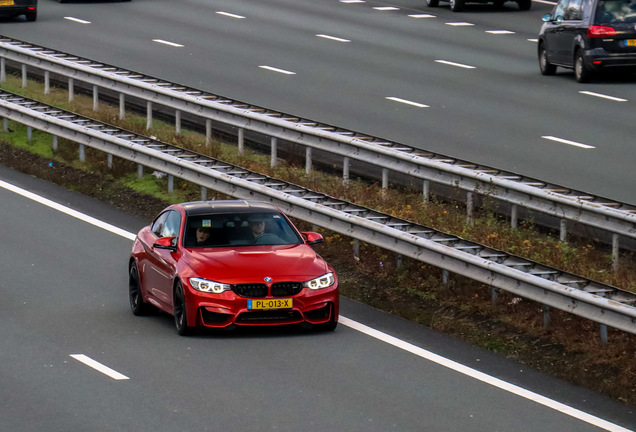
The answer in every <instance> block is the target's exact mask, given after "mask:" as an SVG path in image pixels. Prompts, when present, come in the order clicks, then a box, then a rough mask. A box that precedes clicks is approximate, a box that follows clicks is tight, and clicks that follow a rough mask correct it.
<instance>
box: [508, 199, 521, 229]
mask: <svg viewBox="0 0 636 432" xmlns="http://www.w3.org/2000/svg"><path fill="white" fill-rule="evenodd" d="M510 226H511V227H512V228H517V227H518V226H519V206H518V205H517V204H513V205H512V207H511V208H510Z"/></svg>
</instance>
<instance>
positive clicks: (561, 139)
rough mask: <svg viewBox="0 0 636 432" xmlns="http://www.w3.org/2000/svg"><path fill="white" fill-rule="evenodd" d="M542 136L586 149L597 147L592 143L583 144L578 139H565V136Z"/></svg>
mask: <svg viewBox="0 0 636 432" xmlns="http://www.w3.org/2000/svg"><path fill="white" fill-rule="evenodd" d="M541 138H543V139H547V140H550V141H556V142H560V143H562V144H567V145H571V146H574V147H580V148H584V149H593V148H596V147H594V146H591V145H587V144H583V143H580V142H576V141H570V140H566V139H563V138H557V137H554V136H549V135H546V136H542V137H541Z"/></svg>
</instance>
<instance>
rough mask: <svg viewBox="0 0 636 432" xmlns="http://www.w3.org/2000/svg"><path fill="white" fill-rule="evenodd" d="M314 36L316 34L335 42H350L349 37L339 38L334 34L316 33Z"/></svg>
mask: <svg viewBox="0 0 636 432" xmlns="http://www.w3.org/2000/svg"><path fill="white" fill-rule="evenodd" d="M316 36H318V37H319V38H323V39H329V40H332V41H336V42H351V41H350V40H349V39H343V38H339V37H336V36H329V35H326V34H317V35H316Z"/></svg>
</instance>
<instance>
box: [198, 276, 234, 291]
mask: <svg viewBox="0 0 636 432" xmlns="http://www.w3.org/2000/svg"><path fill="white" fill-rule="evenodd" d="M190 285H192V288H194V289H195V290H197V291H203V292H211V293H215V294H221V293H222V292H223V291H230V290H231V289H232V287H231V286H230V285H228V284H223V283H219V282H214V281H210V280H205V279H199V278H190Z"/></svg>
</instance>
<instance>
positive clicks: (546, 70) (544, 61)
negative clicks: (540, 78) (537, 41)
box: [539, 44, 557, 75]
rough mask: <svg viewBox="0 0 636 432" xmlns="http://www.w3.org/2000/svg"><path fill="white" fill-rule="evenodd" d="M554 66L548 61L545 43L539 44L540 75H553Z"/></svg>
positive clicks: (554, 71)
mask: <svg viewBox="0 0 636 432" xmlns="http://www.w3.org/2000/svg"><path fill="white" fill-rule="evenodd" d="M556 68H557V67H556V66H555V65H553V64H552V63H550V62H549V61H548V53H547V51H546V49H545V45H544V44H541V45H539V70H541V75H554V74H555V73H556Z"/></svg>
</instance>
